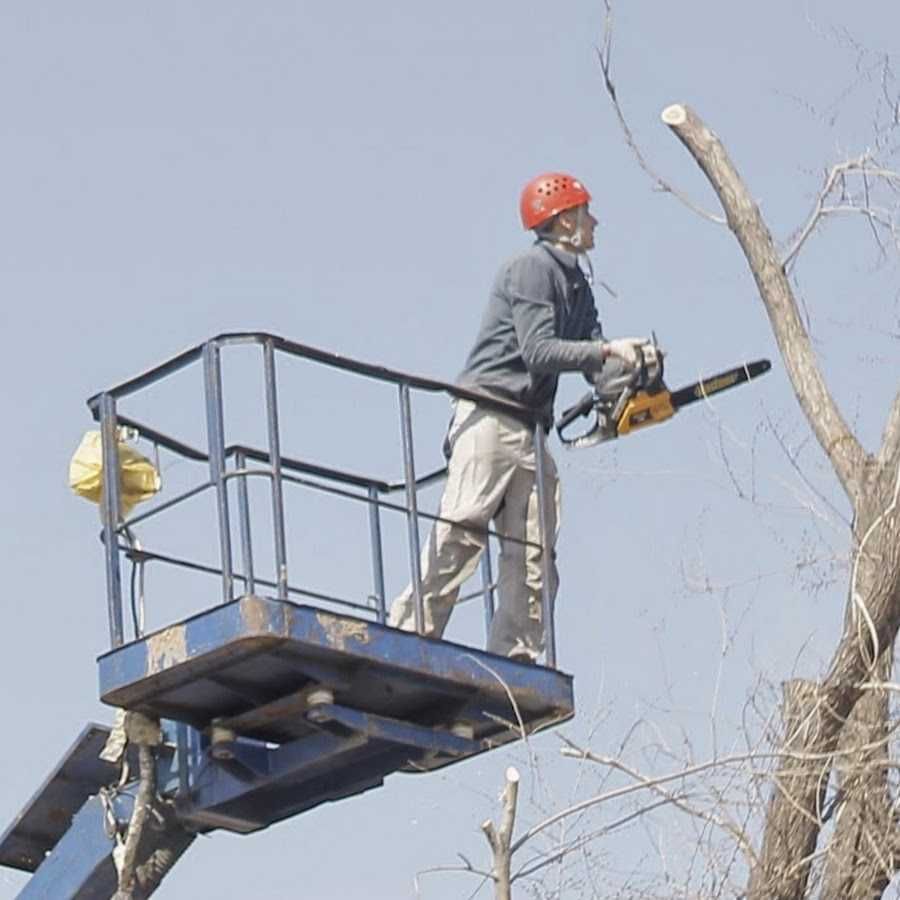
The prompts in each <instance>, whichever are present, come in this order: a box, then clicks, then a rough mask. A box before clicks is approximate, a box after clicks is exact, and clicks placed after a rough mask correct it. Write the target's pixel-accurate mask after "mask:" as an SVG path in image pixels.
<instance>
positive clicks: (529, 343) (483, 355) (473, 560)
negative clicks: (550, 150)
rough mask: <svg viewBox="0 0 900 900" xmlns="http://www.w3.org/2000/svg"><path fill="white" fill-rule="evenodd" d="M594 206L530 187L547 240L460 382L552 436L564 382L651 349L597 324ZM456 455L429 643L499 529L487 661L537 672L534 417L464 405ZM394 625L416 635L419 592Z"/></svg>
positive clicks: (433, 541) (437, 544) (450, 443)
mask: <svg viewBox="0 0 900 900" xmlns="http://www.w3.org/2000/svg"><path fill="white" fill-rule="evenodd" d="M590 199H591V197H590V194H589V193H588V191H587V189H586V188H585V187H584V186H583V185H582V184H581V182H580V181H578V180H577V179H576V178H573V177H572V176H571V175H565V174H562V173H548V174H545V175H540V176H538V177H537V178H534V179H533V180H532V181H530V182H529V183H528V184H527V185H526V186H525V188H524V190H523V191H522V197H521V202H520V213H521V217H522V224H523V225H524V227H525V228H526V229H531V230H533V231H534V232H535V237H536V240H535V242H534V244H532V246H531V247H530V248H529V249H528V250H526V251H525V252H524V253H521V254H519V255H518V256H516V257H515V258H513V259H512V260H510V261H509V262H507V263H506V264H505V265H504V266H503V267H502V268H501V269H500V272H499V274H498V275H497V278H496V280H495V282H494V286H493V289H492V291H491V296H490V299H489V301H488V305H487V309H486V311H485V313H484V317H483V319H482V322H481V328H480V330H479V332H478V336H477V337H476V339H475V345H474V347H473V348H472V351H471V353H470V354H469V358H468V360H467V361H466V365H465V368H464V369H463V371H462V373H461V375H460V376H459V379H458V384H459V385H460V386H461V387H466V388H473V389H475V390H478V391H481V392H482V393H486V394H490V395H492V396H494V397H497V398H500V399H503V400H513V401H515V402H517V403H520V404H522V405H524V406H527V407H529V408H530V409H531V410H532V411H533V415H534V419H535V420H537V421H539V422H541V423H542V424H543V425H544V426H545V428H546V429H547V430H548V431H549V429H550V427H551V425H552V423H553V401H554V398H555V396H556V386H557V380H558V378H559V375H560V373H562V372H573V371H579V372H582V373H583V374H584V375H585V376H586V377H587V378H588V379H589V380H593V379H594V378H595V377H597V376H598V375H599V373H600V371H601V370H602V369H603V368H604V365H605V364H607V360H608V359H610V358H611V357H612V358H615V360H616V363H617V365H618V369H619V371H622V370H623V369H628V368H633V367H634V366H636V365H637V360H638V357H637V352H636V350H635V344H636V343H641V342H640V341H636V340H634V339H625V340H618V341H606V340H604V338H603V333H602V331H601V328H600V323H599V321H598V320H597V310H596V307H595V305H594V297H593V294H592V292H591V285H590V275H589V273H590V263H589V261H588V260H587V257H586V253H587V252H588V251H589V250H591V249H593V246H594V228H595V227H596V225H597V220H596V219H595V218H594V217H593V216H592V215H591V213H590V211H589V209H588V203H589V202H590ZM582 263H584V264H585V266H586V268H587V273H588V274H585V271H584V270H583V269H582ZM607 368H608V369H609V368H611V366H609V365H608V364H607ZM447 449H448V450H449V453H448V456H449V465H448V474H447V484H446V486H445V489H444V494H443V497H442V498H441V504H440V509H439V511H438V515H439V516H440V517H441V518H442V519H447V520H449V521H450V522H452V523H455V524H449V522H436V523H435V525H434V528H433V529H432V532H431V535H430V537H429V539H428V542H427V544H426V546H425V548H424V550H423V552H422V561H421V566H422V569H421V570H422V598H423V605H424V633H425V634H426V635H429V636H432V637H440V636H441V635H442V634H443V631H444V628H445V627H446V625H447V620H448V619H449V617H450V613H451V611H452V609H453V605H454V603H455V602H456V599H457V597H458V595H459V588H460V585H462V584H463V582H465V581H466V579H467V578H469V576H470V575H471V574H472V573H473V572H474V570H475V567H476V565H477V564H478V559H479V557H480V556H481V553H482V551H483V550H484V547H485V541H486V534H485V529H486V528H487V526H488V523H489V522H491V521H492V520H493V522H494V527H495V529H496V531H497V532H498V533H499V534H501V535H503V536H505V537H504V538H501V541H500V558H499V573H498V574H499V583H498V593H499V603H498V607H497V611H496V613H495V615H494V618H493V622H492V624H491V631H490V635H489V638H488V650H490V651H491V652H493V653H499V654H501V655H504V656H509V657H511V658H514V659H519V660H523V661H528V662H536V661H537V659H538V657H539V656H540V654H541V652H542V651H543V643H544V627H543V622H542V606H541V586H542V570H541V551H540V549H539V548H538V547H536V546H534V544H537V543H539V524H538V523H539V516H538V502H537V489H536V484H535V477H536V475H535V469H536V466H535V450H534V430H533V426H532V425H531V424H530V423H529V421H527V419H526V418H525V417H522V418H518V417H516V416H513V415H509V414H507V413H504V412H498V411H496V410H494V409H490V408H488V407H487V406H480V405H477V404H475V403H472V402H471V401H469V400H464V399H460V400H457V401H456V410H455V414H454V416H453V421H452V422H451V425H450V430H449V433H448V436H447ZM544 470H545V471H544V479H545V484H544V496H545V498H547V502H546V506H547V511H546V518H547V532H548V533H547V535H546V538H545V541H546V543H547V545H548V546H549V548H550V552H551V557H552V558H551V564H550V566H549V569H550V579H551V584H550V592H551V596H554V597H555V595H556V589H557V586H558V582H559V579H558V575H557V571H556V563H555V551H554V547H555V544H556V534H557V523H558V519H559V481H558V477H557V472H556V466H555V464H554V462H553V459H552V458H551V457H550V456H549V454H545V465H544ZM389 623H390V624H391V625H394V626H396V627H398V628H402V629H404V630H406V631H414V630H415V606H414V599H413V592H412V587H411V586H410V587H408V588H407V589H406V590H405V591H404V592H403V593H402V594H401V595H400V596H399V597H398V598H397V599H396V600H395V601H394V603H393V604H392V605H391V610H390V618H389Z"/></svg>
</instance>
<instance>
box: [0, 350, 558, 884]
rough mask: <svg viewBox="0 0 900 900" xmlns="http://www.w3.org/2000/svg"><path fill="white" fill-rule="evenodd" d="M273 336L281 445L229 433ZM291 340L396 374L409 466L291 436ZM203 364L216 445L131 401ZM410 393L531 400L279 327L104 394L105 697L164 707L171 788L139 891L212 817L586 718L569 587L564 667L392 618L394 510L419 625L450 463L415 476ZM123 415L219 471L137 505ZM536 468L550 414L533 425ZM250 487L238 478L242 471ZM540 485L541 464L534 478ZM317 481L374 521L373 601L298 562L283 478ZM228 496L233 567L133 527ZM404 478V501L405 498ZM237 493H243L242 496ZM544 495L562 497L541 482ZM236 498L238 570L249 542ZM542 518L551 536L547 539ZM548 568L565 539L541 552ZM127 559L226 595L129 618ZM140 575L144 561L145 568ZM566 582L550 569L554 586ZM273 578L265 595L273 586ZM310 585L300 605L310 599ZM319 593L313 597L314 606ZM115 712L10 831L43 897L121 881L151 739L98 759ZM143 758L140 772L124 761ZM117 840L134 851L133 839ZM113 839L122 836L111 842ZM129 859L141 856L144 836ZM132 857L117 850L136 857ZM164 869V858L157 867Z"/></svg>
mask: <svg viewBox="0 0 900 900" xmlns="http://www.w3.org/2000/svg"><path fill="white" fill-rule="evenodd" d="M248 344H249V345H256V346H258V347H259V348H261V350H262V362H263V377H264V383H265V395H266V396H265V408H266V420H267V429H266V431H267V437H268V446H267V447H266V448H265V449H259V448H255V447H252V446H249V445H244V444H232V445H228V446H226V443H225V427H224V414H223V409H224V404H223V396H222V394H223V391H222V373H221V366H222V362H221V356H222V351H223V350H224V349H225V348H228V347H231V346H234V345H248ZM278 353H281V354H287V355H290V356H294V357H300V358H303V359H306V360H311V361H313V362H316V363H319V364H322V365H326V366H329V367H331V368H334V369H338V370H342V371H345V372H351V373H354V374H355V375H362V376H364V377H366V378H369V379H374V380H376V381H378V382H381V383H386V384H388V385H393V386H394V387H395V388H396V389H397V390H398V400H399V416H400V435H401V443H402V448H403V471H404V479H403V480H402V481H401V482H397V483H393V482H389V481H385V480H382V479H376V478H373V477H369V476H365V475H360V474H358V473H351V472H346V471H341V470H338V469H335V468H333V467H329V466H326V465H323V464H321V463H318V462H309V461H303V460H299V459H296V458H293V457H289V456H285V455H284V454H283V453H282V451H281V434H280V430H281V429H280V425H279V416H278V401H277V384H276V374H275V361H276V354H278ZM197 361H200V362H202V366H203V393H204V400H205V418H206V424H207V428H206V432H207V447H206V448H205V449H203V450H200V449H198V448H196V447H194V446H191V445H190V444H188V443H185V442H184V441H182V440H176V439H175V438H173V437H171V436H169V435H166V434H163V433H162V432H161V431H158V430H156V429H153V428H151V427H149V426H147V425H145V424H143V423H140V422H138V421H136V420H134V419H131V418H127V417H126V416H124V415H122V414H121V412H120V411H119V409H118V405H119V403H120V401H121V400H122V399H123V398H125V397H127V396H129V395H132V394H135V393H138V392H140V391H142V390H144V389H145V388H148V387H149V386H151V385H153V384H155V383H157V382H159V381H161V380H164V379H166V378H168V377H169V376H171V375H173V374H174V373H175V372H177V371H179V370H180V369H183V368H185V367H187V366H190V365H191V364H193V363H195V362H197ZM412 390H418V391H425V392H431V393H434V392H444V393H446V394H449V395H451V396H456V397H466V398H469V399H473V400H476V401H477V402H479V403H484V404H486V405H489V406H493V407H499V408H501V409H505V410H506V411H508V412H510V411H511V412H514V413H515V414H516V415H517V416H520V417H521V416H527V415H528V411H527V410H525V409H524V408H522V407H517V406H516V405H515V404H508V403H502V402H500V401H497V400H496V399H494V398H491V397H486V396H484V395H481V394H478V393H477V392H473V391H467V390H462V389H460V388H458V387H455V386H453V385H449V384H444V383H442V382H438V381H434V380H432V379H424V378H419V377H416V376H412V375H408V374H405V373H402V372H397V371H393V370H390V369H385V368H383V367H380V366H374V365H370V364H368V363H363V362H360V361H357V360H352V359H348V358H345V357H340V356H336V355H334V354H331V353H326V352H325V351H321V350H317V349H315V348H312V347H307V346H304V345H300V344H296V343H293V342H290V341H287V340H284V339H283V338H279V337H276V336H274V335H269V334H262V333H242V334H229V335H220V336H218V337H216V338H213V339H211V340H209V341H207V342H206V343H204V344H202V345H199V346H197V347H193V348H191V349H190V350H188V351H185V352H184V353H182V354H179V355H178V356H176V357H174V358H173V359H171V360H169V361H167V362H165V363H163V364H162V365H160V366H158V367H156V368H154V369H152V370H150V371H149V372H146V373H144V374H142V375H140V376H138V377H137V378H134V379H131V380H130V381H127V382H125V383H123V384H121V385H118V386H116V387H114V388H111V389H110V390H108V391H105V392H103V393H102V394H99V395H97V396H95V397H92V398H91V399H90V400H89V401H88V403H89V407H90V409H91V410H92V412H93V414H94V416H95V418H96V419H97V420H98V421H99V423H100V429H101V433H102V436H103V451H104V452H103V455H104V467H103V523H104V525H103V539H104V553H105V560H106V574H107V603H108V611H109V623H110V644H111V647H110V650H109V651H108V652H106V653H104V654H103V655H102V656H101V657H100V658H99V661H98V662H99V677H100V699H101V700H102V701H103V702H104V703H106V704H109V705H110V706H113V707H117V708H119V709H122V710H127V711H128V712H129V713H130V714H138V715H142V716H144V717H146V718H147V719H148V720H150V721H152V722H155V721H161V722H162V739H161V742H159V744H158V746H155V747H154V750H153V754H154V756H153V758H154V766H155V777H154V779H153V785H154V794H155V795H156V798H157V799H158V800H159V802H160V804H161V809H162V810H163V814H164V826H165V827H159V826H158V825H157V827H155V828H153V829H147V833H146V834H145V835H142V836H140V837H139V841H138V843H136V844H135V846H136V847H137V848H138V849H137V851H136V852H137V859H136V862H137V864H142V865H143V867H144V868H143V869H142V875H141V878H140V879H139V880H138V883H137V887H136V888H135V891H134V894H133V896H134V897H147V896H150V894H152V893H153V891H154V890H155V889H156V887H157V886H158V884H159V882H160V881H161V879H162V877H163V876H164V875H165V873H166V872H167V871H168V870H169V869H170V868H171V866H172V865H173V864H174V862H175V861H176V860H177V859H178V858H179V857H180V856H181V854H182V853H184V851H185V850H186V849H187V848H188V847H189V845H190V843H191V841H192V840H193V839H194V837H195V835H197V834H200V833H205V832H210V831H213V830H216V829H223V830H227V831H232V832H238V833H249V832H253V831H257V830H259V829H262V828H266V827H267V826H269V825H271V824H273V823H274V822H277V821H280V820H282V819H286V818H288V817H291V816H295V815H297V814H298V813H301V812H303V811H305V810H308V809H311V808H313V807H315V806H317V805H319V804H321V803H324V802H326V801H332V800H340V799H343V798H345V797H349V796H352V795H354V794H358V793H361V792H363V791H367V790H370V789H372V788H376V787H380V786H381V785H382V784H383V782H384V779H385V777H386V776H388V775H390V774H392V773H394V772H408V773H424V772H429V771H431V770H433V769H437V768H440V767H442V766H446V765H450V764H452V763H454V762H458V761H460V760H463V759H467V758H469V757H471V756H474V755H476V754H478V753H482V752H484V751H486V750H490V749H492V748H495V747H499V746H501V745H503V744H505V743H508V742H510V741H514V740H517V739H519V738H521V737H522V736H523V732H524V733H531V732H534V731H536V730H538V729H542V728H546V727H549V726H552V725H556V724H558V723H560V722H563V721H566V720H567V719H569V718H571V717H572V715H573V714H574V700H573V694H572V678H571V676H569V675H566V674H565V673H563V672H560V671H559V670H557V668H556V656H555V640H554V633H553V615H552V603H551V598H550V596H549V592H548V591H545V594H544V597H543V613H544V615H543V621H544V627H545V632H546V634H545V637H546V648H547V649H546V661H545V662H546V665H528V664H525V663H522V662H516V661H513V660H510V659H506V658H503V657H498V656H495V655H493V654H491V653H488V652H486V651H484V650H480V649H477V648H474V647H469V646H463V645H461V644H458V643H453V642H450V641H444V640H435V639H432V638H428V637H425V636H423V635H422V634H421V633H408V632H401V631H398V630H397V629H394V628H390V627H388V626H387V624H386V604H385V583H384V582H385V576H384V558H383V552H384V551H383V546H382V533H381V527H382V526H381V513H382V512H383V511H395V512H399V513H402V514H403V516H404V518H405V520H406V526H407V543H408V547H409V554H408V555H409V569H410V577H411V583H412V584H413V586H414V589H413V593H414V598H415V602H416V607H417V616H416V621H417V624H418V630H419V632H421V630H422V622H423V619H424V616H423V609H422V597H421V585H420V578H419V576H420V573H419V568H418V566H419V553H420V537H419V525H420V520H424V521H425V522H430V521H433V520H435V519H436V518H437V517H436V516H434V515H431V514H428V513H425V512H422V511H420V510H419V508H418V500H419V498H418V491H419V490H420V489H421V488H422V487H424V486H426V485H428V484H430V483H432V482H434V481H437V480H439V479H440V478H441V477H443V475H444V472H443V470H439V471H437V472H432V473H430V474H429V475H427V476H425V477H424V478H417V476H416V471H415V462H414V453H413V440H412V435H413V431H412V411H411V403H410V393H411V391H412ZM122 426H126V427H128V428H130V429H132V430H133V432H134V433H137V434H138V435H140V437H142V438H144V439H145V440H147V441H149V442H151V443H152V444H154V445H155V446H156V447H157V449H159V448H162V449H163V450H165V451H168V452H171V453H173V454H175V455H177V456H178V457H180V458H182V459H185V460H193V461H195V462H197V463H199V464H201V465H202V466H204V467H205V468H206V471H207V472H208V477H207V478H206V479H204V480H203V481H202V482H201V483H200V484H199V485H197V486H195V487H192V488H191V489H190V490H188V491H187V492H185V493H183V494H181V495H179V496H177V497H173V498H168V499H160V500H158V501H156V502H155V504H154V506H153V507H152V508H151V509H150V510H149V511H147V512H143V513H140V514H137V515H133V516H131V517H130V518H129V519H127V520H124V521H123V519H122V517H121V515H120V513H119V510H120V508H121V506H120V502H119V496H118V494H119V478H118V457H117V450H116V448H117V440H118V435H119V429H120V427H122ZM535 436H536V441H535V443H536V452H537V456H538V465H539V467H540V466H541V465H542V464H543V454H544V438H545V435H544V432H543V430H542V428H541V427H540V426H539V425H535ZM255 476H263V477H265V478H266V479H267V480H268V482H269V485H270V489H271V519H270V520H269V523H270V527H271V529H272V546H271V551H272V552H271V555H272V559H273V561H274V575H273V577H271V578H268V579H266V578H261V577H259V576H258V575H257V574H256V571H255V570H256V565H255V560H254V543H253V528H252V522H251V516H250V504H249V500H248V492H247V482H248V480H249V479H250V478H251V477H255ZM232 482H234V488H232V490H231V491H229V485H230V484H231V483H232ZM537 484H538V485H539V486H540V485H541V479H540V478H538V479H537ZM292 485H294V486H301V487H304V488H309V489H312V490H315V491H319V492H322V493H325V494H328V495H332V496H337V497H341V498H344V499H349V500H353V501H356V502H358V503H359V504H361V505H362V506H363V507H365V511H366V517H367V521H368V526H369V534H370V539H371V562H372V580H373V583H372V590H371V594H370V595H369V597H368V599H366V600H365V602H360V601H358V600H350V599H345V598H340V597H335V596H331V595H326V594H323V593H321V592H318V591H313V590H310V589H309V588H306V587H301V586H295V585H293V584H292V583H291V582H290V581H289V579H288V565H287V548H288V540H287V538H286V519H285V503H284V491H285V489H286V488H287V487H289V486H292ZM205 491H211V492H213V493H214V495H215V501H216V513H217V522H218V525H217V533H218V539H217V542H218V547H219V557H220V558H219V562H218V565H210V564H207V563H203V562H198V561H196V560H190V559H185V558H182V557H177V556H174V555H172V554H168V553H163V552H160V551H156V550H151V549H149V548H144V547H141V546H139V545H138V544H137V543H136V542H134V540H133V533H134V528H135V526H136V525H138V524H140V523H141V522H144V521H146V520H148V519H150V518H151V517H154V516H157V515H161V514H163V513H165V512H168V511H170V510H172V509H174V508H176V507H178V506H180V505H182V504H183V503H185V502H186V501H187V500H189V499H190V498H192V497H194V496H196V495H198V494H200V493H203V492H205ZM394 493H400V494H402V496H403V498H404V501H405V502H403V503H398V502H395V501H393V500H391V499H389V498H390V496H391V495H392V494H394ZM232 494H234V495H236V503H234V500H235V497H233V496H231V495H232ZM539 501H540V502H541V503H543V502H544V498H543V497H540V496H539ZM235 515H236V516H237V520H238V523H237V524H238V528H237V531H238V535H239V539H238V540H239V544H240V553H241V569H240V571H237V570H236V568H235V565H234V560H233V548H232V524H231V523H232V518H233V517H234V516H235ZM491 538H493V539H494V540H495V541H499V542H501V543H502V542H503V541H506V540H513V539H512V538H510V537H508V536H505V535H499V534H495V533H494V532H490V531H489V532H488V538H487V550H486V552H485V554H484V556H483V560H482V567H481V588H480V590H478V591H477V592H476V595H481V596H482V597H483V600H484V606H485V621H486V622H487V624H490V619H491V616H492V614H493V594H494V588H495V585H494V583H493V579H492V561H491ZM543 540H544V536H543V534H541V536H540V542H541V545H542V544H543ZM541 556H542V560H543V565H544V566H545V567H546V566H547V565H548V564H549V563H548V559H547V555H546V554H543V553H542V554H541ZM123 558H124V559H125V560H126V561H128V562H130V563H131V565H132V567H133V571H134V572H136V571H138V570H140V569H142V568H143V567H144V566H146V565H147V564H149V563H154V564H166V565H172V566H176V567H180V568H186V569H192V570H194V571H200V572H204V573H208V574H210V575H212V576H214V577H216V578H218V579H219V580H220V584H221V592H222V596H221V602H218V603H216V604H215V605H213V606H210V607H208V608H205V609H202V610H201V611H200V612H198V613H196V614H194V615H192V616H190V617H188V618H186V619H183V620H182V621H178V622H175V623H172V624H168V625H166V626H164V627H161V628H159V629H157V630H154V631H152V632H149V633H144V631H143V627H142V624H141V620H140V618H139V616H138V615H137V613H136V611H135V596H134V593H133V591H134V588H133V586H132V597H131V600H132V613H133V615H132V619H133V622H132V626H133V627H132V631H133V634H132V636H131V639H130V640H126V634H125V621H126V615H125V603H124V598H123V590H122V578H121V565H122V561H123ZM133 583H134V578H133V579H132V585H133ZM548 584H549V578H548V577H546V568H545V578H544V585H545V586H546V585H548ZM264 591H265V593H264ZM301 600H302V601H306V602H298V601H301ZM309 601H314V605H311V604H310V602H309ZM109 740H110V729H108V728H106V727H104V726H100V725H94V724H91V725H88V726H87V727H86V728H85V729H84V731H82V733H81V735H80V736H79V737H78V739H77V740H76V742H75V743H74V745H73V746H72V747H71V748H70V750H69V751H68V752H67V753H66V754H65V756H64V757H63V759H62V761H61V762H60V763H59V765H58V766H57V768H56V769H55V771H54V772H53V773H52V774H51V775H50V777H49V778H48V779H47V781H46V782H45V783H44V785H43V786H42V787H41V788H40V789H39V790H38V792H37V793H36V794H35V796H34V797H33V798H32V800H31V801H30V802H29V803H28V804H27V805H26V807H25V809H24V810H23V812H22V813H21V814H20V815H19V816H18V817H17V819H16V820H15V822H13V824H12V825H11V826H10V827H9V828H8V829H7V831H6V832H5V834H4V835H3V836H2V838H0V865H4V866H9V867H13V868H17V869H21V870H24V871H27V872H32V873H34V874H33V875H32V877H31V879H30V880H29V881H28V882H27V884H26V886H25V888H24V890H23V891H22V892H21V893H20V894H19V897H20V898H24V900H36V898H47V900H50V898H52V900H74V898H79V900H86V898H103V900H107V898H109V897H111V896H112V895H113V894H114V893H115V891H116V890H117V887H118V879H119V875H118V868H121V866H122V856H123V842H124V843H125V844H127V843H128V841H127V840H126V839H125V838H124V837H123V835H126V834H127V832H128V828H129V825H130V823H131V822H132V818H133V817H135V806H136V801H135V799H134V797H135V792H136V790H137V785H138V782H137V780H136V778H135V775H134V773H136V772H137V771H138V769H139V764H138V756H137V753H138V748H137V747H135V746H134V745H133V744H129V745H128V746H127V747H126V749H125V751H124V757H123V760H122V763H124V765H125V768H124V770H123V768H122V764H121V763H120V764H115V763H112V762H108V761H105V760H104V759H102V758H101V756H100V754H101V750H103V748H104V746H105V745H107V743H108V741H109ZM123 771H124V772H126V773H128V772H130V773H132V774H131V775H130V776H129V775H125V777H124V781H123V776H122V773H123ZM117 847H118V848H119V849H118V851H116V848H117ZM114 851H116V852H114ZM125 855H126V856H127V853H125ZM117 865H118V868H117ZM154 866H155V869H154Z"/></svg>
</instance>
